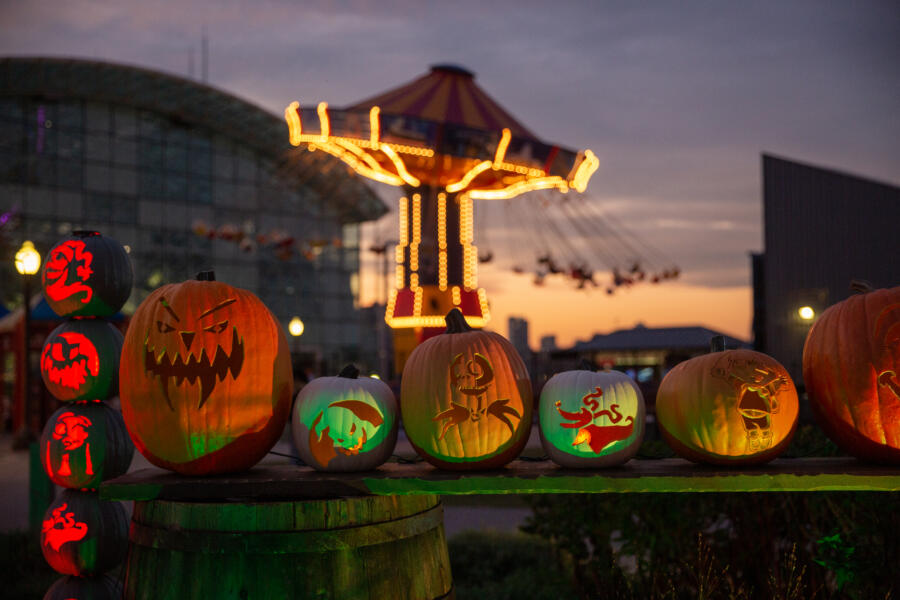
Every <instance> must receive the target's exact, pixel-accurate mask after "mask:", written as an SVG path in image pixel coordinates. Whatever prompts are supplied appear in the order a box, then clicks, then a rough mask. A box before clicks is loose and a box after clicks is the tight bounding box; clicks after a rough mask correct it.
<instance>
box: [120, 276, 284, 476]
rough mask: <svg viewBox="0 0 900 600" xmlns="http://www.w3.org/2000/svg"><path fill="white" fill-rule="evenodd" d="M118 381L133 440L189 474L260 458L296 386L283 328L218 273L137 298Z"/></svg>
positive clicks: (245, 465)
mask: <svg viewBox="0 0 900 600" xmlns="http://www.w3.org/2000/svg"><path fill="white" fill-rule="evenodd" d="M119 380H120V381H122V383H123V386H122V414H123V416H124V417H125V424H126V426H127V427H128V433H129V434H130V435H131V439H132V440H133V441H134V443H135V446H137V448H138V450H139V451H140V452H141V454H143V455H144V456H145V457H146V458H147V460H149V461H150V462H151V463H153V464H154V465H156V466H158V467H162V468H164V469H169V470H172V471H177V472H178V473H182V474H185V475H208V474H212V473H229V472H236V471H243V470H246V469H249V468H250V467H252V466H253V465H255V464H256V463H257V462H259V460H260V459H261V458H262V457H263V456H265V455H266V453H267V452H268V451H269V450H271V449H272V446H274V445H275V442H277V441H278V438H279V437H281V434H282V432H283V431H284V428H285V425H286V424H287V421H288V417H289V416H290V410H291V396H292V393H293V383H294V382H293V374H292V370H291V360H290V354H289V352H288V344H287V338H286V337H285V335H284V331H283V330H282V328H281V325H279V323H278V321H276V320H275V318H274V317H273V316H272V314H271V313H270V312H269V310H268V309H267V308H266V306H265V305H264V304H263V303H262V301H260V299H259V298H257V297H256V296H255V295H253V294H252V293H250V292H248V291H246V290H242V289H240V288H236V287H232V286H230V285H227V284H225V283H222V282H218V281H216V280H215V274H214V273H213V272H212V271H204V272H202V273H200V274H198V276H197V279H196V280H193V281H185V282H183V283H173V284H169V285H164V286H162V287H160V288H157V289H156V290H154V291H153V292H152V293H151V294H150V295H149V296H147V298H146V300H144V302H142V303H141V305H140V306H139V307H138V309H137V310H136V311H135V313H134V316H133V317H132V319H131V324H130V325H129V327H128V331H127V333H126V336H125V344H124V347H123V350H122V362H121V366H120V368H119Z"/></svg>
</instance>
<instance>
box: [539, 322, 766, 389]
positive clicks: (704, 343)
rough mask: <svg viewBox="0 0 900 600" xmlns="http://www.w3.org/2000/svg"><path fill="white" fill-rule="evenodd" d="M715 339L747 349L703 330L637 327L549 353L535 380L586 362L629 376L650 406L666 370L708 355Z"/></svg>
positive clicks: (740, 342) (735, 340) (736, 341)
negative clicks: (688, 360) (711, 341)
mask: <svg viewBox="0 0 900 600" xmlns="http://www.w3.org/2000/svg"><path fill="white" fill-rule="evenodd" d="M717 335H722V336H724V337H725V347H726V348H727V349H734V348H749V347H750V344H749V343H748V342H745V341H744V340H740V339H738V338H735V337H731V336H728V335H725V334H723V333H720V332H718V331H714V330H712V329H707V328H706V327H645V326H644V325H637V326H635V327H634V328H632V329H620V330H618V331H613V332H612V333H609V334H606V335H600V334H598V335H595V336H594V337H593V338H591V339H590V340H588V341H585V342H576V343H575V345H574V346H573V347H571V348H566V349H560V350H556V351H555V352H550V353H549V360H546V359H545V360H544V361H542V364H541V367H542V369H544V370H545V372H543V373H541V374H539V379H540V380H541V381H546V380H547V379H549V378H550V377H551V376H552V375H553V374H554V373H558V372H560V371H568V370H571V369H576V368H578V367H579V365H580V364H581V362H582V361H587V362H588V363H590V364H592V365H594V366H596V367H597V368H599V369H604V368H606V369H615V370H617V371H623V372H625V373H628V374H629V375H631V376H632V377H633V378H634V379H635V380H636V381H637V382H638V384H639V385H640V387H641V390H642V391H643V392H644V397H645V398H646V399H647V402H648V403H649V404H651V405H652V404H653V403H654V401H655V398H656V389H657V388H658V387H659V383H660V382H661V381H662V378H663V377H664V376H665V374H666V373H667V372H668V371H669V369H671V368H672V367H674V366H675V365H677V364H678V363H680V362H682V361H685V360H687V359H689V358H693V357H695V356H700V355H701V354H706V353H708V352H709V343H710V340H711V339H712V338H713V337H714V336H717Z"/></svg>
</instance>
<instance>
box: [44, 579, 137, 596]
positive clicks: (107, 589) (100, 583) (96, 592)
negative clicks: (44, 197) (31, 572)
mask: <svg viewBox="0 0 900 600" xmlns="http://www.w3.org/2000/svg"><path fill="white" fill-rule="evenodd" d="M121 597H122V584H121V582H120V581H119V580H118V579H116V578H114V577H112V576H110V575H101V576H100V577H73V576H71V575H67V576H66V577H62V578H60V579H57V580H56V582H55V583H54V584H53V585H52V586H50V589H48V590H47V593H46V594H44V600H119V599H120V598H121Z"/></svg>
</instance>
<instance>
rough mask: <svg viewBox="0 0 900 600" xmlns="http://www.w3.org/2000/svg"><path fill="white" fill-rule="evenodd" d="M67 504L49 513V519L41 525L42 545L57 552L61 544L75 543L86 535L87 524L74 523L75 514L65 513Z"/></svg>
mask: <svg viewBox="0 0 900 600" xmlns="http://www.w3.org/2000/svg"><path fill="white" fill-rule="evenodd" d="M68 506H69V505H68V504H67V503H63V504H60V505H59V506H58V507H57V508H55V509H54V510H53V512H52V513H51V517H50V518H49V519H46V520H45V521H44V522H43V523H42V524H41V533H42V534H43V536H44V545H46V546H50V547H51V548H53V551H54V552H59V549H60V548H61V547H62V545H63V544H65V543H67V542H77V541H79V540H81V539H84V536H86V535H87V532H88V526H87V523H79V522H77V521H75V513H73V512H71V511H70V512H65V510H66V508H68Z"/></svg>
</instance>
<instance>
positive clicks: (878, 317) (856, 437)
mask: <svg viewBox="0 0 900 600" xmlns="http://www.w3.org/2000/svg"><path fill="white" fill-rule="evenodd" d="M855 289H856V290H857V291H859V292H862V293H861V294H858V295H854V296H851V297H849V298H847V299H846V300H844V301H843V302H839V303H837V304H835V305H834V306H831V307H830V308H828V309H827V310H825V312H823V313H822V315H821V316H820V317H819V318H818V320H817V321H816V323H815V324H814V325H813V326H812V329H810V331H809V335H808V336H807V338H806V345H805V346H804V348H803V381H804V383H805V384H806V391H807V393H808V394H809V403H810V406H811V407H812V411H813V415H814V416H815V417H816V421H817V422H818V423H819V425H820V426H821V427H822V429H823V430H824V431H825V433H826V434H828V436H829V437H830V438H831V439H832V440H834V442H835V443H836V444H837V445H838V446H840V447H841V449H843V450H844V451H845V452H847V453H849V454H852V455H854V456H857V457H859V458H863V459H866V460H872V461H876V462H887V463H895V464H896V463H900V287H894V288H890V289H883V290H872V288H871V287H870V286H867V285H865V284H856V286H855Z"/></svg>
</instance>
